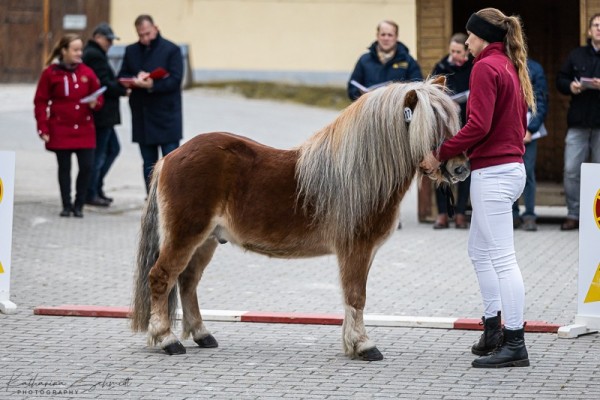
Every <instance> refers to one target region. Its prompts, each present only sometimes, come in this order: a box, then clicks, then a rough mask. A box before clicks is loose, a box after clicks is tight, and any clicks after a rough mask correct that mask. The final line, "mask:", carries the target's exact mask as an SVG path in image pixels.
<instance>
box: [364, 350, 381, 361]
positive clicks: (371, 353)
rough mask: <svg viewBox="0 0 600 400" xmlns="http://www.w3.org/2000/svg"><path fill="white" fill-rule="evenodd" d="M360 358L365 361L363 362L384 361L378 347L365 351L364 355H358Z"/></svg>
mask: <svg viewBox="0 0 600 400" xmlns="http://www.w3.org/2000/svg"><path fill="white" fill-rule="evenodd" d="M358 356H359V357H360V358H362V359H363V361H379V360H383V354H381V352H380V351H379V350H377V347H373V348H371V349H368V350H365V351H363V352H362V353H358Z"/></svg>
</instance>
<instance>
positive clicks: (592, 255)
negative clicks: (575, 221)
mask: <svg viewBox="0 0 600 400" xmlns="http://www.w3.org/2000/svg"><path fill="white" fill-rule="evenodd" d="M599 245H600V164H591V163H584V164H582V165H581V197H580V200H579V278H578V281H577V315H576V316H575V324H573V325H568V326H563V327H560V328H559V329H558V336H559V337H562V338H575V337H578V336H581V335H585V334H588V333H593V332H597V331H598V330H600V247H599Z"/></svg>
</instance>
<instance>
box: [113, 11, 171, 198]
mask: <svg viewBox="0 0 600 400" xmlns="http://www.w3.org/2000/svg"><path fill="white" fill-rule="evenodd" d="M134 25H135V29H136V31H137V34H138V37H139V41H138V42H137V43H134V44H131V45H129V46H127V47H126V48H125V55H124V57H123V64H122V66H121V70H120V71H119V74H118V77H119V78H120V79H119V81H121V82H123V84H124V85H126V86H128V87H131V94H130V96H129V106H130V107H131V121H132V124H131V125H132V134H133V142H134V143H138V145H139V146H140V153H141V155H142V160H143V174H144V180H145V183H146V192H147V191H148V188H149V184H150V176H151V174H152V168H153V167H154V164H155V163H156V162H157V161H158V157H159V155H158V151H159V149H160V151H161V153H162V155H163V157H164V156H166V155H167V154H168V153H170V152H171V151H173V150H175V149H176V148H177V147H179V141H180V140H181V138H182V131H183V126H182V125H183V123H182V107H181V81H182V79H183V59H182V55H181V50H180V48H179V46H177V45H176V44H174V43H172V42H170V41H168V40H167V39H165V38H163V37H162V36H161V34H160V32H159V30H158V27H157V26H156V25H155V24H154V20H153V19H152V17H151V16H150V15H145V14H144V15H140V16H138V17H137V18H136V20H135V23H134Z"/></svg>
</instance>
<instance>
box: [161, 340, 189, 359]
mask: <svg viewBox="0 0 600 400" xmlns="http://www.w3.org/2000/svg"><path fill="white" fill-rule="evenodd" d="M163 350H164V351H165V353H167V354H168V355H170V356H174V355H177V354H185V347H184V346H183V345H182V344H181V342H179V341H178V342H175V343H171V344H170V345H167V346H165V347H164V348H163Z"/></svg>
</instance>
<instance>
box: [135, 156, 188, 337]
mask: <svg viewBox="0 0 600 400" xmlns="http://www.w3.org/2000/svg"><path fill="white" fill-rule="evenodd" d="M161 166H162V161H159V162H157V163H156V165H155V166H154V171H153V173H152V181H151V183H150V191H149V193H148V200H147V202H146V207H145V209H144V211H143V213H142V227H141V232H140V238H139V243H138V249H137V257H136V265H137V268H136V277H135V281H134V293H133V300H132V302H133V305H132V313H131V329H132V330H133V331H134V332H145V331H147V330H148V324H149V323H150V311H151V306H152V304H151V299H152V294H151V292H150V283H149V279H148V275H149V273H150V270H151V269H152V267H153V266H154V264H155V263H156V260H157V259H158V254H159V248H160V243H159V239H160V238H159V232H158V213H159V208H158V199H157V186H158V176H159V175H160V169H161ZM176 309H177V285H175V286H174V287H173V289H172V290H171V292H170V293H169V318H170V320H171V322H173V321H174V319H175V311H176Z"/></svg>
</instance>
